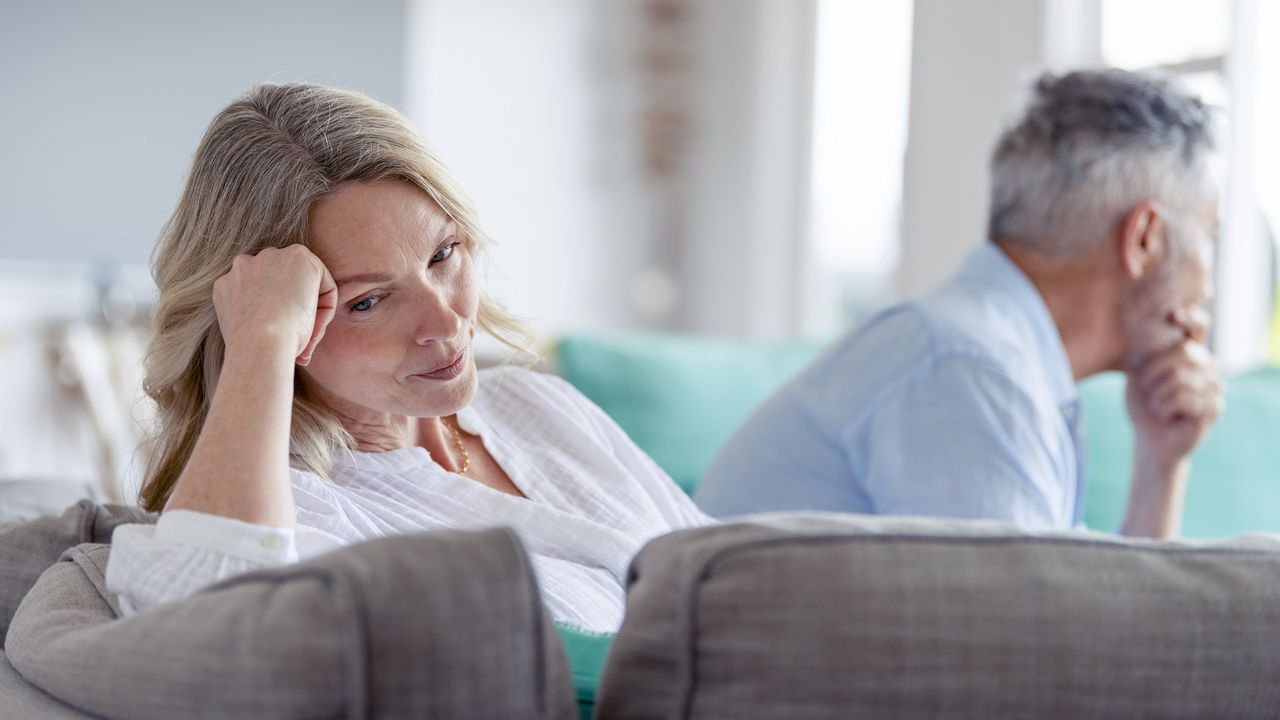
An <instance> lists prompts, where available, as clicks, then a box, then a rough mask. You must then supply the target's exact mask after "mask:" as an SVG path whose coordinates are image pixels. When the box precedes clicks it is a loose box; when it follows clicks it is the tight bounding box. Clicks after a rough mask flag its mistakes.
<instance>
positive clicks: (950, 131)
mask: <svg viewBox="0 0 1280 720" xmlns="http://www.w3.org/2000/svg"><path fill="white" fill-rule="evenodd" d="M1098 1H1099V0H965V1H964V2H954V0H916V7H915V29H914V37H913V49H912V56H911V111H910V115H911V121H910V127H909V129H908V137H907V159H906V168H905V178H904V190H903V237H902V256H901V260H900V265H899V271H898V291H899V294H901V295H913V294H916V293H920V292H923V291H925V290H928V289H930V288H932V287H933V286H935V285H937V284H938V283H939V282H941V281H942V280H943V279H945V278H946V277H948V276H950V275H951V274H952V273H953V272H955V270H956V269H957V268H958V267H959V266H960V264H961V263H962V262H963V260H964V257H965V256H966V255H967V254H968V252H969V251H970V250H971V249H972V248H974V247H976V246H977V245H978V244H980V243H982V242H984V241H985V240H986V224H987V203H988V197H989V193H990V186H991V181H990V173H989V168H988V163H989V158H990V156H991V150H992V148H993V146H994V145H995V141H996V138H997V136H998V135H999V133H1000V131H1001V130H1002V129H1003V128H1004V126H1005V124H1006V123H1007V122H1009V121H1010V120H1012V119H1014V118H1015V117H1016V114H1017V113H1018V112H1019V111H1020V110H1021V107H1020V106H1021V103H1022V101H1023V100H1024V99H1025V97H1026V89H1027V87H1028V84H1029V83H1030V82H1031V81H1032V80H1034V78H1035V77H1036V75H1038V74H1039V73H1040V72H1042V71H1044V70H1046V69H1052V70H1065V69H1070V68H1075V67H1080V66H1089V65H1093V64H1096V63H1097V62H1098V35H1097V15H1098Z"/></svg>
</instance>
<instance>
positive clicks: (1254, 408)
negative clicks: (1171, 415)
mask: <svg viewBox="0 0 1280 720" xmlns="http://www.w3.org/2000/svg"><path fill="white" fill-rule="evenodd" d="M1225 387H1226V409H1225V410H1224V411H1223V414H1222V417H1221V418H1219V419H1218V422H1217V423H1216V424H1215V425H1214V426H1213V428H1211V429H1210V430H1209V433H1208V435H1206V436H1205V439H1204V441H1203V442H1202V443H1201V445H1200V447H1199V448H1197V450H1196V452H1195V453H1194V454H1193V455H1192V457H1191V482H1190V485H1189V487H1188V489H1187V505H1186V511H1185V513H1184V515H1183V523H1182V532H1183V535H1185V536H1187V537H1198V538H1221V537H1229V536H1232V535H1239V534H1242V533H1248V532H1262V531H1266V532H1280V442H1277V440H1280V368H1274V367H1270V368H1262V369H1259V370H1253V371H1250V372H1246V373H1242V374H1239V375H1234V376H1231V377H1228V378H1227V379H1226V381H1225ZM1080 397H1081V401H1082V402H1083V404H1084V411H1085V442H1086V447H1087V452H1088V456H1087V460H1086V463H1087V464H1086V472H1087V474H1088V478H1089V482H1088V489H1087V491H1086V492H1087V494H1086V496H1085V498H1086V499H1085V516H1084V518H1085V523H1086V524H1087V525H1088V526H1089V527H1091V528H1095V529H1098V530H1115V529H1118V528H1119V527H1120V523H1121V521H1122V519H1123V516H1124V508H1125V505H1126V503H1127V502H1128V494H1129V476H1130V473H1131V472H1132V466H1133V429H1132V427H1131V426H1130V425H1129V416H1128V413H1127V411H1126V410H1125V406H1124V377H1123V376H1121V375H1120V374H1118V373H1108V374H1106V375H1103V376H1100V377H1098V378H1094V379H1092V380H1089V381H1086V382H1084V383H1082V384H1081V385H1080Z"/></svg>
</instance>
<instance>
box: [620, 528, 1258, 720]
mask: <svg viewBox="0 0 1280 720" xmlns="http://www.w3.org/2000/svg"><path fill="white" fill-rule="evenodd" d="M598 708H599V714H598V717H599V718H602V719H608V720H613V719H616V718H664V719H667V718H733V719H734V720H750V719H753V718H800V717H803V718H850V717H873V718H922V717H930V718H1025V717H1090V718H1133V717H1161V718H1205V717H1232V718H1249V717H1277V716H1280V541H1278V540H1277V539H1276V538H1265V537H1256V538H1242V539H1237V540H1233V541H1229V542H1220V543H1212V544H1192V543H1175V542H1166V543H1157V542H1143V541H1125V540H1121V539H1117V538H1114V537H1111V536H1103V535H1098V534H1092V533H1059V534H1041V535H1028V534H1022V533H1018V532H1016V531H1015V530H1013V529H1011V528H1009V527H1005V526H1001V525H996V524H991V523H966V522H963V521H941V520H932V521H931V520H910V519H891V518H871V517H856V516H822V515H815V516H811V517H807V518H803V519H801V518H796V517H794V516H789V517H782V516H777V517H758V518H755V519H753V520H752V521H751V522H748V523H744V524H734V525H726V526H720V527H713V528H705V529H697V530H689V531H683V532H678V533H674V534H671V535H667V536H665V537H662V538H659V539H657V540H654V541H653V542H652V543H650V544H649V545H648V546H646V547H645V548H644V550H643V551H642V552H641V553H640V555H639V556H638V557H637V559H636V560H635V561H634V563H633V565H632V568H631V572H630V582H629V590H628V611H627V618H626V620H625V622H624V624H623V626H622V628H621V630H620V632H619V634H618V636H617V638H616V640H615V641H614V644H613V649H612V652H611V654H610V656H609V659H608V661H607V663H606V665H605V669H604V674H603V677H602V680H601V688H600V694H599V696H598Z"/></svg>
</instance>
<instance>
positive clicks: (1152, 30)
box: [1100, 0, 1280, 368]
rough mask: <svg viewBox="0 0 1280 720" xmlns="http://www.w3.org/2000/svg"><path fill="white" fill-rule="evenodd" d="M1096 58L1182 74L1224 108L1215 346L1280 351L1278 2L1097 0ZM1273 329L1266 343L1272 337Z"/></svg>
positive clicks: (1228, 351)
mask: <svg viewBox="0 0 1280 720" xmlns="http://www.w3.org/2000/svg"><path fill="white" fill-rule="evenodd" d="M1101 25H1102V26H1101V28H1100V29H1101V35H1102V43H1101V44H1102V55H1103V60H1104V62H1106V63H1107V64H1109V65H1115V66H1118V67H1122V68H1127V69H1133V70H1161V71H1165V72H1170V73H1174V74H1176V75H1180V76H1181V77H1182V79H1183V81H1184V82H1185V84H1186V86H1187V87H1188V89H1190V90H1191V91H1193V92H1195V93H1197V94H1199V95H1200V96H1201V98H1203V99H1204V100H1205V101H1206V102H1207V103H1209V104H1210V105H1213V106H1216V107H1218V108H1219V109H1220V110H1221V113H1220V115H1221V118H1222V120H1223V124H1222V126H1221V127H1220V128H1219V134H1218V137H1219V149H1218V152H1217V153H1216V158H1215V159H1214V164H1215V172H1216V173H1217V174H1218V177H1219V179H1220V180H1221V187H1222V189H1223V194H1222V201H1221V213H1222V225H1223V234H1222V242H1221V244H1220V246H1219V247H1218V262H1217V268H1216V276H1217V277H1216V287H1217V298H1216V300H1215V308H1214V310H1215V313H1214V314H1215V328H1214V333H1213V339H1212V340H1213V345H1214V349H1215V351H1216V352H1217V354H1218V356H1219V358H1220V359H1221V361H1222V364H1223V365H1224V367H1227V368H1240V367H1246V366H1249V365H1253V364H1256V363H1257V362H1259V361H1260V360H1263V359H1264V358H1265V357H1266V355H1267V348H1268V344H1270V347H1271V348H1272V349H1271V356H1272V358H1276V357H1280V342H1277V339H1276V338H1277V337H1280V334H1278V332H1277V330H1269V329H1268V325H1269V323H1271V318H1272V316H1273V313H1272V308H1273V306H1274V305H1275V302H1276V299H1275V278H1276V270H1275V246H1274V242H1273V239H1272V233H1271V230H1270V228H1271V227H1273V226H1274V225H1275V223H1276V222H1277V220H1280V168H1277V167H1276V166H1275V163H1272V162H1268V161H1267V158H1278V157H1280V90H1278V89H1277V88H1275V87H1274V86H1275V84H1276V81H1277V80H1280V50H1277V49H1275V48H1273V47H1271V46H1269V45H1266V44H1261V43H1259V42H1258V38H1261V37H1273V36H1274V35H1271V34H1269V33H1273V32H1275V31H1277V30H1280V8H1277V7H1276V6H1275V4H1273V3H1258V2H1256V0H1103V4H1102V22H1101ZM1269 335H1270V338H1271V339H1270V341H1268V336H1269Z"/></svg>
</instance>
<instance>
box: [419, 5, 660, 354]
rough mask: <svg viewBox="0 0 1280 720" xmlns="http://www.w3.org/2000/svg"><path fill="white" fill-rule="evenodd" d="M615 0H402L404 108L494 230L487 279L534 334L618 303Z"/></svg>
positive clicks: (598, 323) (623, 188) (635, 227)
mask: <svg viewBox="0 0 1280 720" xmlns="http://www.w3.org/2000/svg"><path fill="white" fill-rule="evenodd" d="M629 5H632V4H631V3H625V4H624V3H619V2H602V3H598V2H594V1H593V0H540V1H539V2H534V3H520V2H515V3H513V2H509V1H506V0H471V1H469V2H449V1H447V0H413V1H412V2H411V3H410V28H411V33H412V35H413V38H414V42H413V44H412V45H411V50H410V56H409V62H408V80H407V106H408V114H409V116H410V118H411V119H412V120H413V121H414V122H415V123H416V124H417V125H418V127H419V129H420V130H421V131H422V133H423V135H424V136H425V137H426V140H427V142H428V144H430V145H431V146H432V148H433V149H434V150H435V152H436V153H437V154H438V155H439V156H440V158H441V159H442V160H443V162H444V163H445V165H446V166H447V167H449V169H450V171H451V172H452V173H453V174H454V176H455V177H456V178H457V179H458V181H459V183H460V184H461V185H462V187H463V188H465V189H466V191H467V193H468V194H469V195H470V196H471V198H472V200H473V201H474V202H475V204H476V206H477V208H478V210H479V213H480V221H481V225H482V227H483V228H484V229H485V231H486V232H487V233H488V234H489V235H490V236H491V238H492V239H493V240H494V241H495V245H494V247H493V251H492V253H491V255H490V257H489V261H488V263H487V275H488V285H489V289H490V291H491V292H492V293H493V294H494V295H495V296H496V297H497V298H498V299H499V300H501V301H503V302H505V303H506V304H507V305H508V307H509V309H510V310H511V311H512V312H514V313H515V314H517V315H520V316H523V317H525V318H527V319H528V320H529V321H530V322H531V324H532V325H533V327H534V328H535V330H537V331H538V332H539V334H540V335H542V336H544V337H547V336H553V335H555V334H558V333H560V332H563V331H565V330H570V329H581V328H600V327H606V326H616V325H618V324H625V323H626V322H627V321H628V320H629V319H630V318H631V317H632V313H631V310H630V305H629V301H628V297H627V290H628V284H629V282H630V280H631V275H632V274H633V272H634V269H635V267H636V265H637V263H638V262H639V258H640V257H641V256H642V254H643V247H642V245H643V242H644V237H645V227H644V225H643V208H644V205H643V197H642V196H641V192H642V191H641V189H640V188H639V187H638V185H637V183H638V181H637V179H636V176H635V170H634V167H635V162H634V142H635V136H636V132H635V129H634V126H633V125H630V124H629V119H628V115H627V113H626V112H625V108H626V104H627V103H628V102H629V100H630V94H629V92H628V91H627V90H626V88H625V85H626V84H627V83H628V81H629V79H630V77H631V74H630V73H631V70H630V67H629V65H628V58H627V57H626V46H625V44H620V43H619V42H618V36H617V33H619V32H623V31H625V29H626V27H627V23H628V22H629V21H630V20H629V18H627V17H626V8H627V6H629ZM602 29H606V31H604V32H602ZM619 93H621V95H619Z"/></svg>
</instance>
